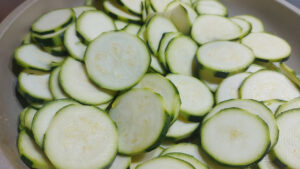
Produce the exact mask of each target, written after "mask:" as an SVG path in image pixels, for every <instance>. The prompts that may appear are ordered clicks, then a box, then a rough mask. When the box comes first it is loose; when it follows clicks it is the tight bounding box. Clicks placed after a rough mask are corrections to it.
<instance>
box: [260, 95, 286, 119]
mask: <svg viewBox="0 0 300 169" xmlns="http://www.w3.org/2000/svg"><path fill="white" fill-rule="evenodd" d="M285 103H286V101H284V100H279V99H273V100H267V101H264V104H265V105H266V106H267V107H268V108H269V109H270V110H271V111H272V113H273V114H274V115H275V113H276V111H277V110H278V108H279V107H280V106H281V105H283V104H285Z"/></svg>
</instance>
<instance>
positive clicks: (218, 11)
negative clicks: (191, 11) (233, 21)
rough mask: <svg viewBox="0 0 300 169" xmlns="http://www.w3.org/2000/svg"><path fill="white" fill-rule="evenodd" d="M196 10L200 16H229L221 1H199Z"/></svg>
mask: <svg viewBox="0 0 300 169" xmlns="http://www.w3.org/2000/svg"><path fill="white" fill-rule="evenodd" d="M195 9H196V11H197V13H198V14H199V15H220V16H226V15H227V8H226V7H225V6H224V5H223V4H222V3H221V2H219V1H203V0H199V1H198V2H197V3H196V5H195Z"/></svg>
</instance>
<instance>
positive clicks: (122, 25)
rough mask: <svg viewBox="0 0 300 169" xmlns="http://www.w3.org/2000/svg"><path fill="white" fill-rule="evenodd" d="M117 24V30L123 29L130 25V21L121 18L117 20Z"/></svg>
mask: <svg viewBox="0 0 300 169" xmlns="http://www.w3.org/2000/svg"><path fill="white" fill-rule="evenodd" d="M115 25H116V28H117V30H121V29H123V28H125V27H126V26H127V25H128V23H127V22H124V21H121V20H115Z"/></svg>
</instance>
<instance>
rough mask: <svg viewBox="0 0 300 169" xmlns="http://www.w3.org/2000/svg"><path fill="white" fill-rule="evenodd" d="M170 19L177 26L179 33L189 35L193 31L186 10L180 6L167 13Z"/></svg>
mask: <svg viewBox="0 0 300 169" xmlns="http://www.w3.org/2000/svg"><path fill="white" fill-rule="evenodd" d="M166 15H167V16H168V18H169V19H170V20H171V21H172V22H173V23H174V24H175V26H176V27H177V29H178V31H179V32H183V33H184V34H189V32H190V30H191V21H190V20H189V17H188V13H187V11H186V9H185V8H184V7H183V6H182V5H180V4H178V5H177V6H176V7H174V8H172V9H171V10H168V11H167V12H166Z"/></svg>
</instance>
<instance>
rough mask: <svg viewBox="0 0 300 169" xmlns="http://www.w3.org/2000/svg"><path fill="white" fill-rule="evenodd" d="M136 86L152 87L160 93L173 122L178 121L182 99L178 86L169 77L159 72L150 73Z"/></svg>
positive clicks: (151, 88)
mask: <svg viewBox="0 0 300 169" xmlns="http://www.w3.org/2000/svg"><path fill="white" fill-rule="evenodd" d="M134 88H145V89H150V90H152V91H154V92H156V93H158V94H160V95H161V96H162V97H163V99H164V103H165V106H166V109H167V113H168V114H169V115H170V117H171V118H172V122H174V121H176V119H177V117H178V115H179V109H180V104H181V101H180V97H179V93H178V90H177V88H176V87H175V86H174V84H173V83H172V82H171V81H170V80H169V79H167V78H165V77H164V76H162V75H159V74H157V73H148V74H146V75H145V76H144V77H143V78H142V80H141V81H140V82H139V83H138V84H137V85H136V86H135V87H134Z"/></svg>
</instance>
